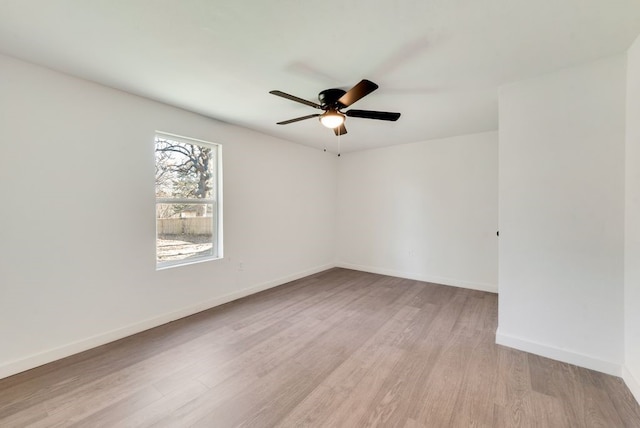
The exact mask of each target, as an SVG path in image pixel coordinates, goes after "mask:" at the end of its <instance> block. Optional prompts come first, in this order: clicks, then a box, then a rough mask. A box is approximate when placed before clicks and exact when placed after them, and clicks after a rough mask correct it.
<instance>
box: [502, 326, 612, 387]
mask: <svg viewBox="0 0 640 428" xmlns="http://www.w3.org/2000/svg"><path fill="white" fill-rule="evenodd" d="M496 343H497V344H498V345H503V346H508V347H509V348H514V349H518V350H520V351H525V352H530V353H532V354H536V355H540V356H542V357H547V358H551V359H552V360H557V361H562V362H563V363H569V364H574V365H576V366H580V367H584V368H586V369H591V370H595V371H598V372H601V373H606V374H610V375H613V376H618V377H620V375H621V374H622V365H621V364H618V363H614V362H612V361H606V360H601V359H599V358H594V357H590V356H588V355H584V354H580V353H578V352H574V351H570V350H567V349H561V348H556V347H555V346H550V345H546V344H543V343H538V342H533V341H530V340H527V339H524V338H521V337H516V336H512V335H509V334H504V333H501V332H500V329H499V328H498V330H497V331H496Z"/></svg>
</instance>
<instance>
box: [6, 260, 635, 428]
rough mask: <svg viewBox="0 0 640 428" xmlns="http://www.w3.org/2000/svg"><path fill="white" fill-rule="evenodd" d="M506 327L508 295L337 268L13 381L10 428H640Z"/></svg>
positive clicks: (574, 370) (595, 380)
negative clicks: (519, 343) (523, 347)
mask: <svg viewBox="0 0 640 428" xmlns="http://www.w3.org/2000/svg"><path fill="white" fill-rule="evenodd" d="M496 325H497V296H496V295H495V294H491V293H484V292H479V291H472V290H465V289H460V288H454V287H447V286H442V285H434V284H429V283H423V282H418V281H411V280H405V279H399V278H393V277H388V276H381V275H374V274H369V273H362V272H355V271H351V270H345V269H332V270H329V271H326V272H323V273H320V274H317V275H313V276H310V277H307V278H304V279H301V280H298V281H294V282H291V283H289V284H285V285H283V286H281V287H277V288H275V289H271V290H268V291H266V292H263V293H260V294H256V295H253V296H250V297H247V298H244V299H242V300H239V301H236V302H232V303H229V304H226V305H223V306H220V307H217V308H214V309H211V310H208V311H205V312H202V313H200V314H197V315H194V316H191V317H188V318H185V319H182V320H179V321H176V322H173V323H170V324H167V325H164V326H161V327H158V328H155V329H152V330H149V331H146V332H144V333H141V334H138V335H135V336H132V337H129V338H126V339H123V340H120V341H118V342H114V343H112V344H109V345H105V346H102V347H100V348H96V349H93V350H90V351H87V352H84V353H82V354H78V355H75V356H73V357H70V358H66V359H64V360H60V361H57V362H55V363H52V364H49V365H46V366H43V367H40V368H37V369H34V370H31V371H28V372H25V373H22V374H19V375H16V376H13V377H10V378H7V379H4V380H0V427H20V426H34V427H54V426H78V427H92V426H114V427H129V426H131V427H138V426H160V427H183V426H203V427H234V426H245V427H272V426H278V427H302V426H322V427H359V426H384V427H411V428H414V427H470V426H472V427H518V426H524V427H591V426H599V427H640V408H639V406H638V404H637V403H636V402H635V401H634V399H633V397H632V396H631V394H630V393H629V391H628V389H627V388H626V387H625V386H624V384H623V382H622V381H621V380H620V379H619V378H615V377H612V376H607V375H604V374H601V373H597V372H594V371H590V370H586V369H582V368H579V367H576V366H572V365H569V364H563V363H559V362H556V361H552V360H549V359H546V358H542V357H537V356H535V355H532V354H528V353H525V352H520V351H516V350H513V349H509V348H505V347H502V346H498V345H496V344H495V343H494V341H495V330H496Z"/></svg>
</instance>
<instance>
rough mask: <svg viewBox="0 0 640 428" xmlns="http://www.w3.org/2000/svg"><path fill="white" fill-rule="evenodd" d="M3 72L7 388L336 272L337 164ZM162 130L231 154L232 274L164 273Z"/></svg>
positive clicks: (78, 88)
mask: <svg viewBox="0 0 640 428" xmlns="http://www.w3.org/2000/svg"><path fill="white" fill-rule="evenodd" d="M0 70H2V73H1V74H2V78H1V79H0V130H1V131H0V132H1V134H2V139H1V148H2V150H1V151H0V195H2V202H1V204H2V209H0V225H2V230H1V232H0V233H1V238H0V338H1V340H0V342H1V344H0V378H1V377H4V376H7V375H9V374H12V373H15V372H18V371H21V370H23V369H26V368H31V367H33V366H35V365H38V364H42V363H45V362H48V361H51V360H53V359H57V358H60V357H63V356H65V355H68V354H70V353H73V352H77V351H80V350H83V349H86V348H89V347H92V346H95V345H98V344H101V343H104V342H107V341H110V340H113V339H116V338H119V337H122V336H125V335H128V334H132V333H135V332H137V331H139V330H142V329H144V328H148V327H151V326H154V325H157V324H159V323H162V322H166V321H169V320H171V319H174V318H178V317H181V316H184V315H187V314H189V313H192V312H194V311H197V310H201V309H205V308H207V307H210V306H212V305H215V304H217V303H220V302H223V301H227V300H229V299H231V298H234V297H238V296H242V295H244V294H247V293H250V292H253V291H256V290H258V289H261V288H266V287H270V286H274V285H277V284H280V283H282V282H285V281H287V280H289V279H293V278H297V277H300V276H304V275H306V274H309V273H312V272H316V271H318V270H322V269H324V268H326V267H330V266H332V265H333V255H334V236H335V230H334V223H335V196H336V174H337V173H336V161H337V159H336V157H335V156H332V155H330V154H327V153H323V152H321V151H318V150H314V149H310V148H306V147H303V146H300V145H296V144H292V143H289V142H284V141H281V140H277V139H274V138H271V137H267V136H264V135H261V134H258V133H254V132H251V131H248V130H245V129H242V128H238V127H234V126H230V125H227V124H223V123H220V122H216V121H214V120H211V119H207V118H204V117H202V116H198V115H196V114H192V113H189V112H185V111H183V110H180V109H177V108H173V107H169V106H167V105H163V104H160V103H156V102H153V101H149V100H146V99H143V98H139V97H136V96H133V95H129V94H127V93H124V92H120V91H116V90H113V89H109V88H106V87H103V86H99V85H96V84H93V83H89V82H86V81H83V80H79V79H75V78H73V77H69V76H66V75H62V74H58V73H55V72H52V71H50V70H47V69H43V68H39V67H36V66H33V65H30V64H27V63H24V62H20V61H17V60H13V59H10V58H7V57H1V56H0ZM221 102H223V101H221ZM156 130H162V131H167V132H172V133H175V134H180V135H185V136H189V137H194V138H199V139H203V140H208V141H213V142H217V143H222V144H223V157H224V220H225V223H224V233H225V243H224V244H225V259H224V260H219V261H214V262H207V263H200V264H195V265H190V266H185V267H179V268H174V269H168V270H162V271H156V270H155V236H154V233H155V226H154V216H155V208H154V155H153V153H154V143H153V138H154V132H155V131H156ZM239 262H243V264H244V270H243V271H239V270H238V263H239Z"/></svg>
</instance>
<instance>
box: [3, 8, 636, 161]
mask: <svg viewBox="0 0 640 428" xmlns="http://www.w3.org/2000/svg"><path fill="white" fill-rule="evenodd" d="M638 34H640V1H638V0H562V1H558V0H535V1H532V0H526V1H525V0H483V1H477V0H475V1H474V0H386V1H378V0H368V1H365V0H341V1H337V0H322V1H315V2H311V1H302V0H270V1H238V0H236V1H230V0H215V1H212V0H182V1H178V0H92V1H86V0H2V1H0V52H2V53H5V54H8V55H11V56H14V57H17V58H21V59H25V60H27V61H31V62H34V63H37V64H42V65H45V66H48V67H50V68H53V69H56V70H60V71H63V72H67V73H69V74H72V75H75V76H79V77H82V78H85V79H89V80H93V81H96V82H99V83H102V84H105V85H107V86H111V87H114V88H118V89H122V90H125V91H128V92H132V93H135V94H139V95H142V96H145V97H148V98H152V99H155V100H158V101H162V102H165V103H168V104H172V105H175V106H178V107H182V108H184V109H187V110H191V111H194V112H197V113H200V114H203V115H205V116H209V117H212V118H215V119H218V120H221V121H224V122H228V123H232V124H236V125H240V126H244V127H247V128H251V129H254V130H257V131H260V132H263V133H266V134H270V135H273V136H276V137H280V138H283V139H286V140H290V141H294V142H297V143H301V144H305V145H308V146H313V147H317V148H324V147H326V148H328V149H329V150H331V151H335V150H337V147H338V140H339V142H340V146H341V149H342V151H343V152H347V151H352V150H362V149H367V148H373V147H380V146H387V145H393V144H401V143H407V142H415V141H424V140H428V139H433V138H440V137H446V136H452V135H460V134H466V133H474V132H482V131H490V130H495V129H497V127H498V95H497V93H498V92H497V91H498V87H499V86H500V85H502V84H505V83H508V82H512V81H517V80H521V79H525V78H528V77H531V76H535V75H539V74H542V73H546V72H550V71H553V70H558V69H560V68H564V67H568V66H571V65H575V64H579V63H583V62H588V61H592V60H595V59H597V58H601V57H604V56H609V55H613V54H617V53H622V52H624V51H625V50H626V49H627V48H628V47H629V46H630V44H631V43H632V42H633V40H634V39H635V38H636V37H637V36H638ZM363 78H367V79H370V80H372V81H374V82H376V83H377V84H379V85H380V88H379V89H378V90H377V91H375V92H373V93H372V94H371V95H369V96H367V97H366V98H364V99H362V100H360V101H359V102H357V103H356V104H354V106H353V107H354V108H357V109H371V110H383V111H397V112H401V113H402V117H401V118H400V119H399V120H398V122H383V121H373V120H368V119H359V118H347V122H346V126H347V129H348V131H349V133H348V134H347V135H344V136H342V137H340V138H339V139H338V138H337V137H336V136H335V135H334V134H333V132H332V131H331V130H328V129H326V128H323V127H322V126H321V125H320V123H319V122H318V121H317V120H315V119H309V120H306V121H301V122H296V123H293V124H290V125H284V126H280V125H276V122H279V121H282V120H286V119H291V118H294V117H298V116H304V115H307V114H313V113H316V112H317V110H314V109H313V108H311V107H308V106H305V105H303V104H298V103H295V102H292V101H289V100H286V99H283V98H279V97H276V96H273V95H270V94H269V93H268V92H269V91H270V90H272V89H279V90H281V91H284V92H287V93H290V94H293V95H296V96H298V97H301V98H306V99H308V100H311V101H317V94H318V92H320V91H321V90H323V89H327V88H342V89H349V88H350V87H352V86H353V85H355V84H356V83H357V82H358V81H360V80H361V79H363Z"/></svg>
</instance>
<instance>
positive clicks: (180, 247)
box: [155, 133, 222, 269]
mask: <svg viewBox="0 0 640 428" xmlns="http://www.w3.org/2000/svg"><path fill="white" fill-rule="evenodd" d="M220 151H221V147H220V145H218V144H213V143H207V142H206V141H200V140H193V139H190V138H185V137H178V136H176V135H171V134H164V133H157V134H156V139H155V158H156V267H157V268H158V269H161V268H165V267H170V266H177V265H183V264H188V263H194V262H199V261H204V260H212V259H218V258H221V257H222V226H221V225H222V198H221V196H222V186H221V178H222V173H221V172H222V169H221V153H220Z"/></svg>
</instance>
